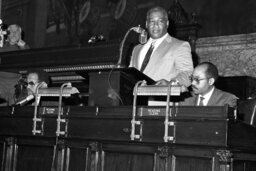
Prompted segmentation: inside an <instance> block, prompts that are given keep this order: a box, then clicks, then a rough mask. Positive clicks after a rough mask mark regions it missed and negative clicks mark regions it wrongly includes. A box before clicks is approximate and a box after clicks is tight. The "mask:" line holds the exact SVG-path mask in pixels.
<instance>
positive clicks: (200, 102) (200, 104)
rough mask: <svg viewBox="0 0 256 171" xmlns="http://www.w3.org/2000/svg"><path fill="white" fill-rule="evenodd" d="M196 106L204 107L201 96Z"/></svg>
mask: <svg viewBox="0 0 256 171" xmlns="http://www.w3.org/2000/svg"><path fill="white" fill-rule="evenodd" d="M198 106H204V97H203V96H201V97H200V101H199V104H198Z"/></svg>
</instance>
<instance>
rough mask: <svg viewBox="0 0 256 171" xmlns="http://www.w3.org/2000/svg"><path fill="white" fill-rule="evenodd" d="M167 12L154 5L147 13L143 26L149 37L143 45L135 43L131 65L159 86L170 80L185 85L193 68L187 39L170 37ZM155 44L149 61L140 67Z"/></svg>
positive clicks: (187, 83)
mask: <svg viewBox="0 0 256 171" xmlns="http://www.w3.org/2000/svg"><path fill="white" fill-rule="evenodd" d="M168 26H169V21H168V14H167V12H166V10H165V9H163V8H161V7H154V8H152V9H150V10H149V11H148V12H147V21H146V28H147V30H148V33H149V36H150V38H149V40H148V41H147V43H146V44H144V45H141V44H139V45H137V46H136V47H135V48H134V50H133V53H132V57H131V61H130V67H134V68H137V69H138V70H140V71H141V72H143V73H144V74H146V75H147V76H149V77H150V78H152V79H153V80H155V81H157V84H158V85H167V84H168V83H169V82H170V81H175V82H178V83H179V84H181V85H183V86H185V87H188V86H189V85H190V80H189V77H190V75H191V73H192V71H193V62H192V57H191V48H190V45H189V43H188V42H185V41H181V40H178V39H176V38H174V37H171V36H170V35H169V34H168V33H167V28H168ZM152 43H153V44H154V48H153V52H152V53H151V56H150V59H149V62H148V63H147V65H146V67H145V69H143V70H141V66H142V65H143V61H144V58H145V56H146V54H147V52H148V50H149V49H150V47H151V44H152Z"/></svg>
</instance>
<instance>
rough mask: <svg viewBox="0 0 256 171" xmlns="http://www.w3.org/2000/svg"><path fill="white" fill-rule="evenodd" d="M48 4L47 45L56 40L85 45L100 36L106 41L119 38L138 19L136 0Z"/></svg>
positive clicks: (53, 1)
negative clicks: (94, 37)
mask: <svg viewBox="0 0 256 171" xmlns="http://www.w3.org/2000/svg"><path fill="white" fill-rule="evenodd" d="M48 4H49V6H48V17H47V31H46V32H47V35H48V39H47V40H46V41H48V42H49V43H48V44H50V43H51V42H54V40H58V41H59V43H63V44H84V43H86V42H88V40H90V38H92V37H93V36H99V35H100V36H102V37H103V40H113V39H118V38H120V36H121V35H122V34H124V32H125V30H126V29H127V28H128V27H129V26H130V25H132V23H133V22H134V21H135V19H136V0H129V1H128V0H106V1H93V0H49V3H48ZM117 28H119V29H118V30H116V29H117ZM54 37H58V38H56V39H54Z"/></svg>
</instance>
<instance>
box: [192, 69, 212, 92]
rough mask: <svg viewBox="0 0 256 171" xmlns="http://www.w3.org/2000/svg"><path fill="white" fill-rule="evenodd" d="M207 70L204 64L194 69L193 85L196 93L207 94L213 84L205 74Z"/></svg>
mask: <svg viewBox="0 0 256 171" xmlns="http://www.w3.org/2000/svg"><path fill="white" fill-rule="evenodd" d="M205 70H206V68H205V67H204V66H198V67H196V68H195V69H194V71H193V74H192V76H191V85H192V89H193V91H194V93H195V94H200V95H205V94H206V93H208V92H209V91H210V90H211V88H212V86H213V83H212V81H211V80H210V79H209V78H207V76H206V75H205Z"/></svg>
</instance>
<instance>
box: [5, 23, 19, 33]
mask: <svg viewBox="0 0 256 171" xmlns="http://www.w3.org/2000/svg"><path fill="white" fill-rule="evenodd" d="M12 27H16V28H17V29H18V30H19V32H20V33H21V32H22V29H21V27H20V26H19V25H18V24H11V25H9V26H8V28H7V30H8V31H10V30H11V28H12Z"/></svg>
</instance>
